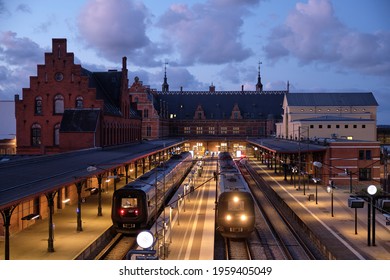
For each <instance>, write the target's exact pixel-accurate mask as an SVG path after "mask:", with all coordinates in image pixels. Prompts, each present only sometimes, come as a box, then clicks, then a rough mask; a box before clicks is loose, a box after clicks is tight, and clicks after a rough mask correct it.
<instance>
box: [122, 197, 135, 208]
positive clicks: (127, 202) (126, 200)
mask: <svg viewBox="0 0 390 280" xmlns="http://www.w3.org/2000/svg"><path fill="white" fill-rule="evenodd" d="M121 207H122V208H134V207H138V200H137V198H136V197H123V198H122V201H121Z"/></svg>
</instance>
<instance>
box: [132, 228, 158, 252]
mask: <svg viewBox="0 0 390 280" xmlns="http://www.w3.org/2000/svg"><path fill="white" fill-rule="evenodd" d="M136 240H137V244H138V246H140V247H141V248H143V249H148V248H151V247H152V246H153V243H154V236H153V233H152V232H151V231H149V230H145V231H141V232H140V233H139V234H138V235H137V239H136Z"/></svg>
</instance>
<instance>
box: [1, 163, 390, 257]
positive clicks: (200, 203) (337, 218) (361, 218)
mask: <svg viewBox="0 0 390 280" xmlns="http://www.w3.org/2000/svg"><path fill="white" fill-rule="evenodd" d="M253 163H255V165H257V170H258V172H259V173H261V174H262V175H263V176H264V178H265V179H266V180H267V181H268V182H269V183H270V184H271V185H272V187H273V189H274V190H275V191H276V192H277V193H278V194H279V196H280V197H282V199H283V200H284V201H285V202H286V203H287V204H288V205H289V206H290V207H291V208H292V209H293V210H294V211H295V212H296V213H297V215H298V216H299V217H300V218H301V220H303V221H307V222H308V224H309V223H311V222H313V221H314V222H315V223H313V224H314V225H316V226H315V227H317V228H314V229H313V231H317V233H318V232H320V234H321V236H324V237H326V238H325V239H326V240H324V241H323V242H328V243H334V244H336V243H337V244H342V246H340V251H342V250H345V248H348V249H349V250H350V252H352V254H353V256H354V257H353V259H357V260H389V259H390V226H387V225H386V218H385V217H384V216H383V215H382V214H381V213H378V212H377V214H376V231H375V246H372V245H371V246H368V244H367V234H368V230H367V229H368V226H367V205H365V206H364V208H362V209H357V234H355V227H354V219H355V218H354V210H353V209H351V208H349V207H348V203H347V201H348V198H349V196H350V193H349V190H347V189H343V188H339V189H335V191H334V196H333V200H334V201H333V214H334V215H333V217H332V215H331V196H330V194H329V193H327V192H326V187H324V186H320V185H318V204H316V201H315V200H313V199H312V196H310V195H311V194H315V185H314V184H313V183H310V184H309V185H308V186H306V189H305V191H306V193H305V195H304V194H303V188H302V186H301V189H300V190H297V185H296V186H294V184H291V183H290V181H289V180H288V181H284V178H283V176H282V175H281V174H275V173H274V172H273V170H269V169H267V168H266V167H265V166H264V165H259V162H256V161H253ZM206 177H207V178H209V176H206V175H205V176H204V177H202V180H199V182H201V181H205V178H206ZM182 192H183V191H182ZM179 193H180V191H179ZM309 196H310V200H309ZM111 197H112V190H111V193H110V190H109V191H108V192H107V193H103V195H102V212H103V215H102V216H97V196H91V197H89V198H88V200H87V201H86V202H85V203H83V208H82V226H83V231H80V232H78V231H77V228H76V227H77V221H76V208H77V205H67V206H66V207H65V208H64V209H62V210H61V212H60V213H56V214H55V215H54V218H53V221H54V224H55V229H54V252H48V250H47V248H48V241H47V238H48V221H47V219H45V220H38V221H36V222H35V224H34V225H32V226H30V227H29V228H27V229H25V230H23V231H21V232H18V233H16V234H14V235H12V236H11V237H10V259H11V260H72V259H75V257H76V256H78V254H79V253H80V252H82V251H84V249H85V248H86V247H88V246H89V245H90V244H91V243H92V242H94V241H95V239H96V238H97V237H98V236H99V235H101V234H102V233H103V232H104V231H106V230H107V229H108V228H109V227H110V226H111V224H112V223H111V217H110V213H111ZM173 199H175V198H173ZM214 202H215V181H213V180H211V181H210V182H208V183H207V184H205V185H204V187H202V188H199V189H197V190H196V191H195V192H194V193H193V194H191V196H188V197H187V199H186V202H185V203H186V204H185V207H186V208H185V209H186V211H184V208H183V207H184V205H183V204H182V205H181V206H180V208H179V215H178V216H176V215H175V213H177V209H175V208H173V222H172V228H171V230H169V231H168V234H167V236H166V240H167V242H169V247H168V251H169V254H168V256H167V257H166V259H167V260H184V259H187V260H195V259H197V260H209V259H213V256H212V254H213V242H214V215H215V212H214V207H215V205H214ZM175 206H176V207H177V204H176V205H175ZM190 209H192V210H191V211H190ZM167 211H170V210H169V209H167ZM168 215H169V212H168V213H167V216H168ZM204 229H206V230H204ZM371 237H372V236H371ZM171 240H172V241H171ZM338 253H339V254H342V253H343V252H338ZM350 254H351V253H349V254H348V256H350ZM0 259H2V260H4V240H0ZM341 259H351V258H349V257H345V258H341Z"/></svg>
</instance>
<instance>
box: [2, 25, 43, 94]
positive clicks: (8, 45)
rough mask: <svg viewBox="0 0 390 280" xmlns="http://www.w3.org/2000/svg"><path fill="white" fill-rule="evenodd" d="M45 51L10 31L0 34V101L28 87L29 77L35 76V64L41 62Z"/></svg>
mask: <svg viewBox="0 0 390 280" xmlns="http://www.w3.org/2000/svg"><path fill="white" fill-rule="evenodd" d="M44 52H45V50H44V49H43V48H41V47H39V45H38V44H37V43H35V42H33V41H32V40H31V39H29V38H25V37H23V38H19V37H17V34H16V33H14V32H11V31H8V32H3V33H1V34H0V60H1V61H3V62H5V63H6V64H5V65H3V66H2V67H1V69H0V84H1V86H0V99H12V98H13V95H14V94H18V93H19V94H20V92H21V90H22V88H23V87H28V86H29V77H30V76H33V75H36V67H37V64H40V63H42V62H43V57H44Z"/></svg>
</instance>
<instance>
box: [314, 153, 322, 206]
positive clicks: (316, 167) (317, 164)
mask: <svg viewBox="0 0 390 280" xmlns="http://www.w3.org/2000/svg"><path fill="white" fill-rule="evenodd" d="M313 165H314V167H315V169H314V173H315V178H313V181H314V183H315V184H316V204H318V190H317V187H318V183H319V182H321V179H320V178H318V173H317V169H319V168H322V163H321V162H319V161H315V162H313Z"/></svg>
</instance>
